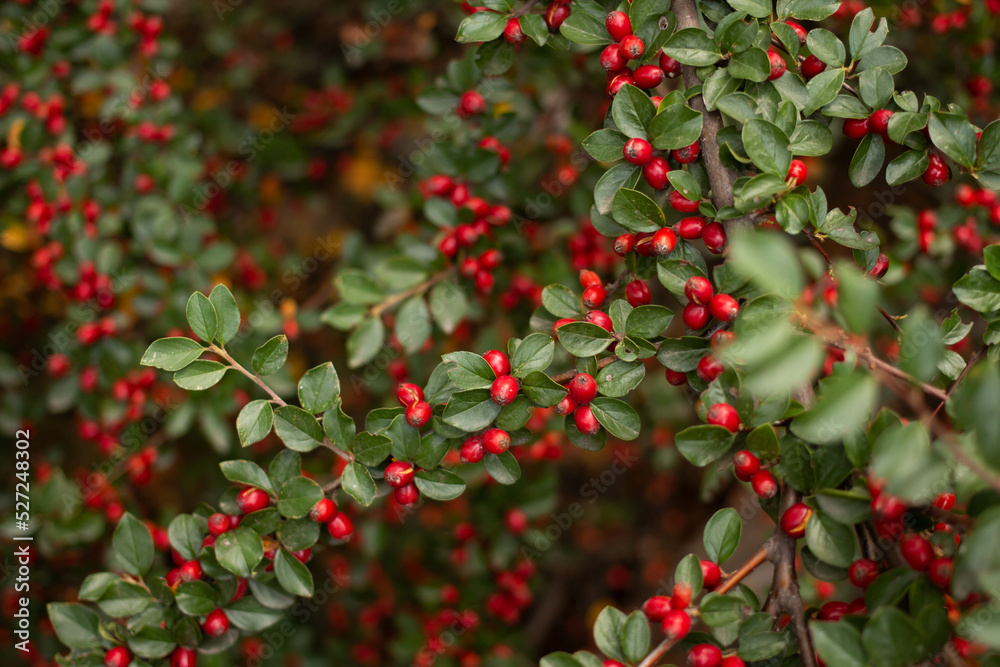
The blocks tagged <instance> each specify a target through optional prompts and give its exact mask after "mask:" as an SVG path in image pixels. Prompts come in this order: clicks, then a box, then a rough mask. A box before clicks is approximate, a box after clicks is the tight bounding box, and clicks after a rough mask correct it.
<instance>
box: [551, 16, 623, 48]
mask: <svg viewBox="0 0 1000 667" xmlns="http://www.w3.org/2000/svg"><path fill="white" fill-rule="evenodd" d="M559 32H560V33H561V34H562V36H563V37H565V38H566V39H568V40H569V41H571V42H576V43H577V44H588V45H596V44H609V43H610V42H611V38H610V37H609V36H608V29H607V27H605V25H604V22H603V21H601V20H600V19H598V18H596V17H594V16H593V15H591V14H588V13H587V12H585V11H581V10H577V11H574V12H571V13H570V15H569V16H567V17H566V20H565V21H563V24H562V25H561V26H560V27H559Z"/></svg>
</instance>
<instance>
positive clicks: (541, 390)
mask: <svg viewBox="0 0 1000 667" xmlns="http://www.w3.org/2000/svg"><path fill="white" fill-rule="evenodd" d="M521 389H522V390H524V393H525V395H526V396H527V397H528V398H529V399H530V400H531V402H532V403H534V404H535V405H537V406H539V407H543V408H548V407H552V406H553V405H555V404H556V403H558V402H559V401H561V400H562V399H563V398H565V397H566V387H564V386H562V385H561V384H558V383H557V382H554V381H553V380H552V378H550V377H549V376H548V375H546V374H545V373H543V372H541V371H533V372H531V373H528V375H526V376H525V377H524V379H523V380H522V381H521Z"/></svg>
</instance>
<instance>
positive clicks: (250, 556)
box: [215, 527, 264, 621]
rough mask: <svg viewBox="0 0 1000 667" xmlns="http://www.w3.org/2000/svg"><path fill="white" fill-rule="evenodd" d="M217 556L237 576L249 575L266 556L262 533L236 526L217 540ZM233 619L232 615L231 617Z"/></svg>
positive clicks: (220, 562) (222, 564)
mask: <svg viewBox="0 0 1000 667" xmlns="http://www.w3.org/2000/svg"><path fill="white" fill-rule="evenodd" d="M215 557H216V559H218V561H219V565H221V566H222V567H224V568H226V569H227V570H229V571H230V572H232V573H233V574H235V575H236V576H237V577H249V576H250V574H251V572H252V571H253V569H254V568H255V567H257V564H258V563H259V562H260V561H261V559H263V558H264V545H263V543H262V542H261V539H260V535H258V534H257V533H255V532H254V531H252V530H250V529H249V528H243V527H240V528H236V529H234V530H230V531H227V532H225V533H223V534H222V535H220V536H219V537H218V538H217V539H216V540H215ZM229 620H230V621H232V620H233V619H232V617H230V619H229Z"/></svg>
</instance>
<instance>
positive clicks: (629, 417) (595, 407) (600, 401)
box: [590, 396, 641, 440]
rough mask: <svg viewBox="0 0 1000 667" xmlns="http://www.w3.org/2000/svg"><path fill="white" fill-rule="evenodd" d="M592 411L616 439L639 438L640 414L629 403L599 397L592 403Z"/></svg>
mask: <svg viewBox="0 0 1000 667" xmlns="http://www.w3.org/2000/svg"><path fill="white" fill-rule="evenodd" d="M590 409H591V411H593V413H594V417H596V418H597V421H598V422H600V424H601V426H603V427H604V428H606V429H607V430H608V433H610V434H611V435H613V436H615V437H616V438H621V439H622V440H635V439H636V438H637V437H639V429H640V426H641V423H640V420H639V413H637V412H636V411H635V408H633V407H632V406H631V405H629V404H628V403H625V402H624V401H619V400H618V399H617V398H605V397H601V396H599V397H597V398H595V399H594V400H593V401H592V402H591V403H590Z"/></svg>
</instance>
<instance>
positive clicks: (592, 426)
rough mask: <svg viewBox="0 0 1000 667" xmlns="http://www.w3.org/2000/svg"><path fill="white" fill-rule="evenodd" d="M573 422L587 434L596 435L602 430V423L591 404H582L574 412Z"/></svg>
mask: <svg viewBox="0 0 1000 667" xmlns="http://www.w3.org/2000/svg"><path fill="white" fill-rule="evenodd" d="M573 423H575V424H576V427H577V428H578V429H579V430H580V432H581V433H584V434H586V435H596V434H597V432H598V431H600V430H601V423H600V422H599V421H597V417H595V416H594V413H593V411H592V410H591V409H590V406H589V405H581V406H580V407H578V408H577V409H576V412H574V413H573Z"/></svg>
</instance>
